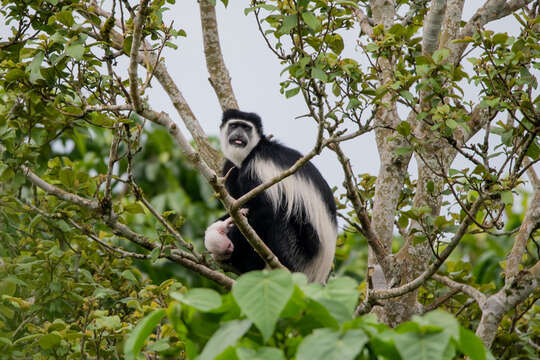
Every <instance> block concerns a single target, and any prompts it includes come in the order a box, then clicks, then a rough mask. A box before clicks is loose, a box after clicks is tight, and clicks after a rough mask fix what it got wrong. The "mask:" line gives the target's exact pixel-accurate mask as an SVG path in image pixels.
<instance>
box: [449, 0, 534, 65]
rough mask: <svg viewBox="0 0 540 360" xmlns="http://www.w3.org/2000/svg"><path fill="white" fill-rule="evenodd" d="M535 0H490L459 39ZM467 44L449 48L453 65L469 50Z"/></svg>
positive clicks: (472, 19) (451, 45) (455, 44)
mask: <svg viewBox="0 0 540 360" xmlns="http://www.w3.org/2000/svg"><path fill="white" fill-rule="evenodd" d="M533 1H534V0H511V1H508V2H507V1H505V0H489V1H487V2H486V3H485V4H484V6H482V7H481V8H480V9H478V10H477V11H476V13H475V14H474V15H473V16H472V17H471V19H470V20H469V21H468V22H467V24H466V25H465V27H464V28H463V29H462V30H461V33H460V34H459V37H458V39H463V38H465V37H467V36H471V35H472V34H474V32H475V31H477V29H479V28H481V27H483V26H484V25H486V24H487V23H489V22H491V21H493V20H497V19H500V18H503V17H505V16H508V15H510V14H512V13H513V12H514V11H516V10H519V9H521V8H523V7H525V6H526V5H528V4H529V3H531V2H533ZM467 45H468V44H467V43H464V44H460V43H452V44H450V46H449V48H450V51H451V55H450V57H449V59H450V61H451V63H453V64H454V65H457V64H458V63H459V62H460V60H461V55H462V54H463V52H464V51H465V49H466V48H467Z"/></svg>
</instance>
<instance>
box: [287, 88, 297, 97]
mask: <svg viewBox="0 0 540 360" xmlns="http://www.w3.org/2000/svg"><path fill="white" fill-rule="evenodd" d="M299 92H300V87H296V88H294V89H289V90H287V91H286V92H285V97H286V98H287V99H288V98H290V97H293V96H295V95H296V94H298V93H299Z"/></svg>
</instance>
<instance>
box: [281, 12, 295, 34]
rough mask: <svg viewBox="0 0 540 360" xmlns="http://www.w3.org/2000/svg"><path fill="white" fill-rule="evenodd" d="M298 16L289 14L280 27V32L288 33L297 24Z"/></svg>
mask: <svg viewBox="0 0 540 360" xmlns="http://www.w3.org/2000/svg"><path fill="white" fill-rule="evenodd" d="M297 22H298V17H297V16H296V15H288V16H285V18H284V19H283V23H282V24H281V27H280V28H279V32H280V33H282V34H288V33H289V32H291V30H292V29H293V28H294V27H295V26H296V23H297Z"/></svg>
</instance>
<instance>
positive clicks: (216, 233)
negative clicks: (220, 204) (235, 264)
mask: <svg viewBox="0 0 540 360" xmlns="http://www.w3.org/2000/svg"><path fill="white" fill-rule="evenodd" d="M232 225H234V224H233V222H232V218H228V219H226V220H225V221H216V222H215V223H213V224H212V225H210V226H209V227H208V229H206V232H205V233H204V246H205V247H206V249H207V250H208V251H209V252H210V253H211V254H212V256H213V257H214V259H216V260H219V261H223V260H227V259H229V258H230V257H231V255H232V253H233V251H234V245H233V243H232V241H231V240H230V239H229V237H228V236H227V232H228V229H229V227H231V226H232Z"/></svg>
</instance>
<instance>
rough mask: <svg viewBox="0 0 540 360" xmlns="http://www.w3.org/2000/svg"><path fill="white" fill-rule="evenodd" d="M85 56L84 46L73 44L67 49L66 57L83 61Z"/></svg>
mask: <svg viewBox="0 0 540 360" xmlns="http://www.w3.org/2000/svg"><path fill="white" fill-rule="evenodd" d="M83 54H84V44H79V43H73V44H71V45H69V46H68V47H66V55H67V56H69V57H72V58H74V59H76V60H81V59H82V57H83Z"/></svg>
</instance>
